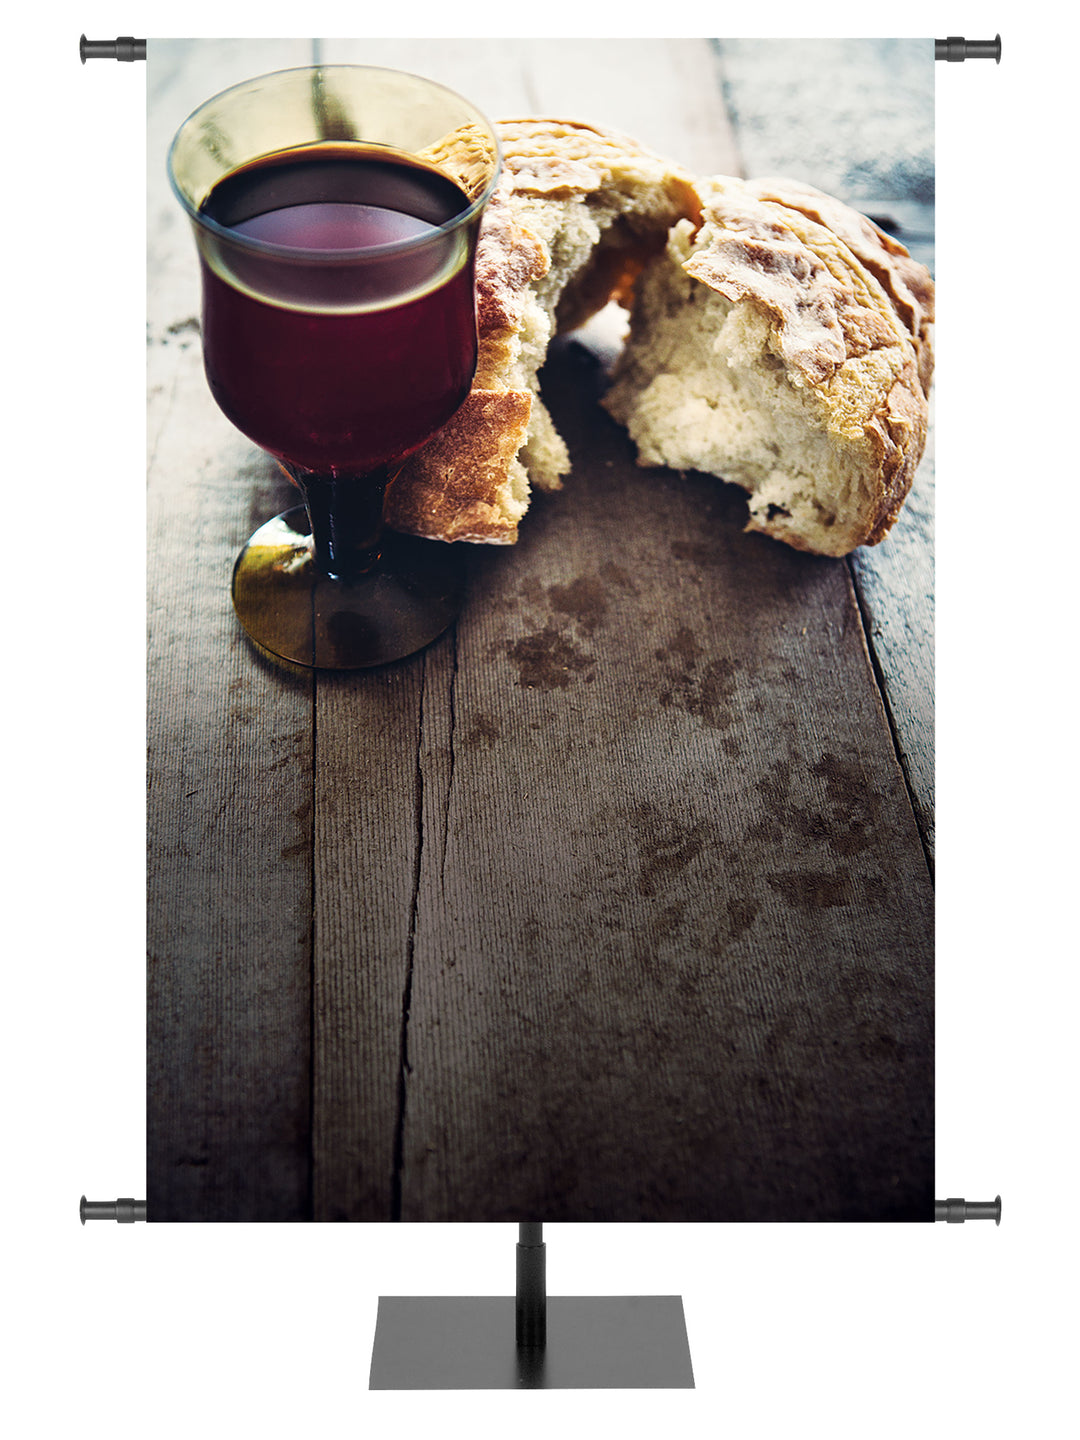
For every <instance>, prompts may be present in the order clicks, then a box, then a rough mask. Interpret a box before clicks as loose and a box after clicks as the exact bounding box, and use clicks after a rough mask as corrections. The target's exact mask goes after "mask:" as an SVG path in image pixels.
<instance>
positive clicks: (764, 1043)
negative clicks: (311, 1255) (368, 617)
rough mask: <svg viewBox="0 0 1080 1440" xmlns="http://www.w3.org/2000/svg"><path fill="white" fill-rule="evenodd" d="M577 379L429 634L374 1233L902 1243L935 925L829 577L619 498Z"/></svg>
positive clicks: (916, 1152)
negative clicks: (554, 428)
mask: <svg viewBox="0 0 1080 1440" xmlns="http://www.w3.org/2000/svg"><path fill="white" fill-rule="evenodd" d="M591 367H592V362H591V360H589V359H588V358H587V357H585V356H584V355H582V354H581V352H578V354H577V355H576V356H575V354H574V353H573V352H570V353H568V354H565V355H563V356H562V357H561V360H560V362H558V363H557V365H556V367H555V368H554V369H553V370H552V371H551V372H550V373H549V377H548V394H549V396H550V397H551V398H552V401H553V405H554V411H555V414H556V419H557V423H559V424H560V427H561V428H562V430H563V433H564V434H566V435H567V436H568V439H569V440H570V442H571V444H572V449H573V455H574V460H575V470H574V476H573V479H572V482H571V483H570V484H569V486H568V489H567V490H566V491H565V492H564V493H563V494H562V495H560V496H558V497H552V498H548V499H545V500H544V501H542V502H541V503H540V505H539V506H538V510H537V513H536V514H535V515H534V516H533V517H532V523H531V524H530V526H529V527H528V530H527V533H526V534H525V535H524V537H523V539H522V541H521V542H520V544H519V547H518V549H517V551H516V552H515V553H513V554H512V555H509V554H506V555H503V554H496V555H489V556H483V557H481V558H480V559H479V560H478V563H477V574H476V578H475V584H474V589H473V594H472V598H471V601H470V606H469V610H468V613H467V615H466V616H465V617H463V619H462V621H461V622H460V623H459V626H458V633H457V665H456V673H455V678H454V696H453V704H452V706H451V707H449V709H450V714H451V715H452V717H453V734H452V736H451V738H450V747H451V748H450V751H449V753H446V752H445V751H443V750H441V749H440V750H435V751H433V752H432V753H431V755H430V758H429V763H430V765H431V768H432V771H433V772H434V778H433V779H432V780H431V781H429V782H428V784H429V785H430V786H431V788H432V789H433V790H437V791H438V793H440V795H441V793H443V792H448V796H449V801H448V809H447V811H446V813H445V816H442V815H433V816H432V825H431V831H432V832H433V835H434V848H433V850H432V852H431V853H430V863H425V864H424V865H423V866H422V871H421V877H420V892H419V897H420V903H419V913H418V919H417V927H416V944H415V953H414V962H413V964H414V977H413V984H412V1007H411V1014H410V1018H409V1027H408V1048H409V1060H410V1067H411V1068H410V1073H409V1075H408V1085H407V1097H406V1110H405V1121H406V1124H405V1147H404V1155H403V1161H404V1167H405V1168H404V1175H403V1181H402V1191H403V1195H404V1197H405V1198H404V1208H403V1215H404V1217H405V1218H407V1219H408V1218H413V1219H419V1218H425V1219H448V1218H456V1217H459V1216H462V1215H466V1216H472V1217H473V1218H477V1219H512V1218H514V1217H515V1216H518V1215H521V1214H542V1215H545V1216H547V1217H550V1218H551V1219H571V1218H578V1219H580V1218H590V1217H592V1218H597V1219H609V1220H614V1219H634V1218H664V1217H671V1216H678V1217H680V1218H683V1219H710V1218H711V1219H737V1218H752V1217H755V1216H756V1217H759V1218H783V1217H784V1216H785V1215H786V1216H789V1217H790V1216H791V1215H792V1214H798V1215H802V1216H804V1217H805V1218H818V1217H821V1218H825V1217H839V1216H843V1215H847V1216H859V1215H862V1216H870V1215H876V1216H879V1217H883V1216H885V1215H889V1214H907V1215H908V1216H912V1215H916V1214H918V1213H919V1207H920V1205H924V1204H925V1202H926V1201H927V1200H928V1199H929V1198H931V1197H930V1196H929V1189H928V1186H929V1183H930V1179H931V1175H932V1169H931V1163H930V1154H929V1148H928V1147H929V1133H930V1132H929V1129H928V1126H929V1122H930V1116H931V1115H932V1067H931V1052H930V1044H929V1042H930V1035H929V1021H930V1014H929V1012H930V1008H931V1007H930V1001H929V996H930V954H931V926H932V902H931V894H930V887H929V883H928V880H927V875H926V870H925V866H924V863H923V857H922V853H921V848H920V845H919V839H918V834H917V831H916V828H915V825H914V823H913V819H912V814H911V809H910V805H909V802H908V797H907V794H906V790H905V786H904V783H903V778H902V775H901V774H900V771H899V769H898V767H897V766H896V764H895V760H894V756H893V749H892V742H891V737H890V734H889V729H888V725H887V722H886V718H885V715H884V713H883V711H882V708H881V706H880V704H879V702H878V698H877V694H876V690H875V687H874V684H873V677H872V675H871V673H870V670H869V666H868V663H867V657H866V653H865V648H864V640H863V632H862V626H861V623H860V619H859V615H858V611H857V608H856V606H855V605H854V603H853V599H852V595H851V589H850V584H849V581H848V576H847V571H846V568H845V567H844V565H843V564H835V563H830V562H825V561H818V560H815V559H813V558H810V557H806V556H799V555H796V554H795V553H794V552H790V551H787V550H786V549H784V548H783V547H780V546H777V545H774V544H772V543H770V542H768V541H765V540H762V539H760V538H759V537H751V536H746V535H744V534H743V533H742V521H743V513H742V502H741V500H740V499H739V498H738V497H737V495H735V494H733V493H732V492H730V491H728V490H727V489H726V488H721V487H717V486H716V485H715V483H714V482H711V481H707V480H705V479H703V478H702V477H685V478H680V477H677V476H674V475H670V474H666V473H659V474H655V475H648V474H645V473H643V472H642V471H640V470H639V469H638V468H637V467H636V465H634V464H633V461H632V458H631V456H630V453H629V447H628V445H627V444H626V442H625V439H624V438H623V437H622V436H621V435H619V434H618V433H617V432H616V429H615V427H614V426H603V425H598V424H597V421H596V415H595V412H594V410H593V406H592V397H591V395H590V383H589V381H590V376H591V374H592V369H591ZM427 833H428V832H427V831H426V832H425V834H427ZM426 854H427V852H426V851H425V855H426ZM779 1177H783V1184H782V1185H781V1186H780V1188H778V1185H777V1182H778V1178H779ZM789 1186H790V1187H791V1188H790V1189H789V1188H788V1187H789Z"/></svg>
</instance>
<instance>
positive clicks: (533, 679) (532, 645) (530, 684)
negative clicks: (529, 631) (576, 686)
mask: <svg viewBox="0 0 1080 1440" xmlns="http://www.w3.org/2000/svg"><path fill="white" fill-rule="evenodd" d="M506 653H507V655H509V657H510V659H511V660H512V661H513V662H514V664H515V665H516V666H517V668H518V682H517V683H518V684H519V685H520V686H522V687H523V688H524V689H526V690H565V689H567V688H568V686H570V685H572V684H573V683H574V680H575V678H576V677H577V676H579V675H581V674H583V672H587V671H588V670H589V669H590V668H591V667H592V666H593V665H594V663H595V656H593V655H590V654H589V653H588V652H587V651H584V650H580V649H579V648H578V647H577V646H576V645H575V644H574V642H573V641H572V640H570V639H568V638H567V636H566V635H565V634H564V633H563V632H562V631H560V630H557V629H556V628H555V626H553V625H545V627H544V628H543V630H540V631H538V632H537V633H536V634H535V635H523V636H522V637H521V638H520V639H518V640H508V641H507V642H506ZM586 678H587V676H586Z"/></svg>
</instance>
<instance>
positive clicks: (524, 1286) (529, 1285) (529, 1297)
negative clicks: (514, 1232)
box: [515, 1223, 547, 1350]
mask: <svg viewBox="0 0 1080 1440" xmlns="http://www.w3.org/2000/svg"><path fill="white" fill-rule="evenodd" d="M543 1232H544V1227H543V1225H540V1224H535V1223H529V1224H527V1223H522V1224H521V1225H519V1226H518V1246H517V1295H516V1297H515V1332H516V1339H517V1344H518V1349H519V1350H520V1349H528V1350H541V1349H543V1347H544V1346H545V1345H546V1344H547V1246H546V1245H545V1244H544V1240H543Z"/></svg>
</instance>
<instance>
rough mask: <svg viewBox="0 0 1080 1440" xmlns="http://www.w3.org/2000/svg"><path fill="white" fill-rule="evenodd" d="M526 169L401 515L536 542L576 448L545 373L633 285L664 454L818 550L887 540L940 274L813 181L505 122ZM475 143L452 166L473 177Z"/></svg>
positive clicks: (770, 527)
mask: <svg viewBox="0 0 1080 1440" xmlns="http://www.w3.org/2000/svg"><path fill="white" fill-rule="evenodd" d="M497 128H498V130H499V134H500V139H501V143H502V147H503V161H504V163H503V173H502V176H501V179H500V182H499V186H498V188H497V190H496V192H495V194H494V196H493V198H492V200H491V202H490V203H489V206H488V210H487V213H486V215H485V218H484V224H483V229H482V232H481V236H480V242H479V246H478V250H477V274H476V293H477V318H478V330H479V363H478V367H477V372H476V378H475V381H474V383H473V388H472V391H471V393H470V395H469V396H468V398H467V400H466V402H465V404H464V405H463V406H462V407H461V409H460V410H459V411H458V413H457V414H456V415H455V416H454V418H453V419H452V420H451V421H450V423H449V424H448V425H447V426H446V428H445V429H444V430H442V431H441V432H440V434H439V435H438V436H436V437H435V439H434V440H432V441H431V442H430V443H429V444H428V445H426V446H425V447H424V448H423V449H422V450H420V451H419V452H417V454H415V455H414V456H412V457H410V459H409V460H408V461H406V463H405V466H404V467H403V469H402V471H401V472H400V474H399V476H398V477H397V479H396V480H395V481H394V483H393V485H392V486H391V487H390V490H389V492H388V496H387V510H386V513H387V521H388V523H389V524H390V525H391V526H393V527H394V528H396V529H399V530H405V531H408V532H411V533H413V534H417V535H424V536H427V537H429V538H432V539H439V540H467V541H473V542H487V543H493V544H512V543H513V541H514V540H515V539H516V538H517V527H518V522H519V521H520V519H521V517H522V516H523V515H524V513H525V511H526V510H527V508H528V505H529V497H530V491H531V487H532V486H536V487H538V488H540V489H544V490H552V489H558V488H559V487H560V486H561V484H562V477H563V476H564V475H566V474H567V473H568V472H569V469H570V462H569V457H568V454H567V451H566V446H565V444H564V443H563V441H562V439H561V437H560V436H559V435H558V433H557V432H556V429H555V426H554V424H553V423H552V420H551V417H550V416H549V414H548V412H547V410H546V409H545V407H544V404H543V401H542V400H541V398H540V394H539V385H538V380H537V374H538V371H539V369H540V366H541V365H542V363H543V360H544V357H545V354H546V351H547V347H548V343H549V341H550V339H551V337H552V335H553V334H554V333H555V332H556V331H557V330H569V329H573V328H574V327H575V326H577V325H580V324H581V323H583V322H584V321H585V320H586V319H588V318H589V316H590V315H592V314H593V313H595V312H596V311H598V310H600V309H602V308H603V306H604V305H606V304H607V303H608V302H609V301H610V300H611V299H617V300H620V301H621V302H622V303H624V304H629V303H630V302H631V299H632V302H633V303H632V314H631V322H630V336H629V340H628V342H627V345H626V347H625V349H624V351H623V354H622V355H621V357H620V359H619V361H618V363H617V365H616V368H615V372H614V376H613V383H612V386H611V388H610V390H609V392H608V395H607V397H606V399H605V405H606V407H607V409H608V410H609V411H610V413H611V414H612V415H613V416H614V417H615V418H616V419H617V420H619V421H620V422H621V423H622V424H624V425H625V426H626V427H627V428H628V430H629V432H630V435H631V437H632V438H633V440H634V442H635V444H636V445H637V449H638V459H639V461H640V463H641V464H643V465H665V466H670V467H673V468H675V469H694V470H700V471H705V472H707V473H712V474H715V475H717V476H719V477H721V478H723V479H725V480H729V481H734V482H736V483H738V484H739V485H742V486H743V487H744V488H745V489H746V490H747V491H748V492H749V511H750V518H749V526H748V528H750V529H754V530H760V531H764V532H765V533H766V534H768V535H771V536H774V537H775V538H776V539H779V540H783V541H785V542H786V543H787V544H789V545H793V546H795V547H796V548H798V549H801V550H809V551H814V552H816V553H818V554H822V555H845V554H847V553H848V552H849V551H851V550H852V549H854V548H855V547H856V546H858V545H872V544H875V543H876V542H877V541H879V540H880V539H881V538H882V537H883V536H884V535H885V534H886V533H887V531H888V530H889V528H890V526H891V525H892V524H893V522H894V521H895V519H896V517H897V514H898V513H899V510H900V507H901V506H902V504H903V501H904V498H905V496H906V495H907V493H908V491H909V489H910V487H911V483H912V480H913V478H914V475H915V471H916V469H917V467H918V464H919V460H920V458H921V456H922V452H923V447H924V444H925V438H926V425H927V399H926V397H927V393H928V391H929V387H930V379H931V375H932V373H933V350H932V343H931V324H932V321H933V284H932V282H931V280H930V276H929V273H928V272H927V271H926V269H925V268H924V267H923V266H921V265H919V264H917V263H916V262H915V261H913V260H912V259H911V258H910V256H909V255H908V253H907V251H906V250H905V249H904V247H903V246H902V245H899V244H898V243H897V242H896V241H894V240H892V239H891V238H890V237H889V236H887V235H886V234H885V233H884V232H883V231H881V230H880V229H878V227H877V226H875V225H873V224H872V223H871V222H870V221H869V220H867V219H866V218H865V217H864V216H862V215H859V214H858V213H857V212H856V211H854V210H852V209H850V208H849V207H848V206H846V205H844V204H842V203H841V202H840V201H838V200H835V199H833V198H832V197H830V196H828V195H824V194H822V192H820V191H818V190H814V189H812V188H811V187H809V186H806V185H802V184H799V183H798V182H796V181H791V180H759V181H755V182H746V181H741V180H736V179H728V178H726V177H716V178H714V179H711V180H708V181H695V180H693V179H692V177H690V176H689V175H688V174H686V173H685V172H684V171H682V170H681V169H680V168H679V167H678V166H676V165H673V164H671V163H669V162H667V161H665V160H663V159H661V158H660V157H659V156H657V155H654V154H653V153H652V152H650V151H648V150H645V149H644V148H643V147H641V146H639V145H637V144H636V143H635V142H634V141H633V140H629V139H627V138H626V137H625V136H621V135H616V134H614V133H611V132H607V131H603V130H600V129H597V128H595V127H593V126H590V125H585V124H580V123H577V122H574V121H566V120H550V119H525V120H510V121H503V122H501V123H500V124H499V125H498V127H497ZM475 144H476V142H475V138H474V137H470V136H452V137H447V141H446V142H445V144H444V145H443V146H442V149H441V151H440V154H439V156H438V157H437V160H438V163H440V164H442V165H444V167H445V168H447V169H448V170H450V171H451V173H455V174H460V177H461V183H462V184H463V185H464V186H465V188H466V189H468V188H469V175H470V173H471V171H472V170H476V171H477V173H480V171H481V170H482V168H483V167H482V166H481V165H480V164H479V162H478V159H477V155H476V151H475Z"/></svg>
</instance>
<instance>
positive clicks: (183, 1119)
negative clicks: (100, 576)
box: [147, 41, 312, 1220]
mask: <svg viewBox="0 0 1080 1440" xmlns="http://www.w3.org/2000/svg"><path fill="white" fill-rule="evenodd" d="M257 49H258V53H257V54H255V55H253V54H252V46H251V44H250V43H249V42H222V43H221V45H214V46H209V47H207V46H201V45H197V44H195V43H193V42H187V43H185V42H159V43H155V44H154V46H153V47H152V49H151V54H150V66H149V74H148V85H149V95H150V128H149V136H148V146H147V150H148V162H149V174H148V177H147V185H148V196H149V204H150V211H149V219H148V238H149V255H148V261H147V274H148V286H149V295H148V302H147V309H148V316H149V322H150V323H149V329H148V334H147V366H148V390H149V421H148V442H149V450H150V453H149V458H148V487H149V488H148V500H147V511H148V527H149V535H148V573H147V581H148V619H149V635H150V640H149V658H148V694H147V700H148V778H149V800H148V842H149V847H148V848H149V853H148V904H147V942H148V950H149V962H148V963H149V970H148V985H147V997H148V998H147V1202H148V1213H149V1216H150V1218H151V1219H153V1220H217V1219H221V1218H228V1219H234V1220H276V1219H292V1218H296V1217H299V1216H301V1215H304V1214H305V1213H307V1212H308V1208H309V1195H308V1191H309V1185H310V1163H309V1152H310V1137H309V1111H310V1093H309V1091H310V1085H309V1072H310V1049H309V1031H310V1007H311V825H312V813H311V802H312V757H311V746H312V725H311V721H312V682H311V680H310V678H309V677H307V676H299V677H298V676H295V675H290V674H287V673H286V672H285V671H283V670H280V669H278V668H276V667H272V666H269V665H267V664H264V663H263V662H261V661H260V660H259V659H258V658H257V657H256V656H255V655H254V654H253V652H252V651H251V649H250V647H248V646H247V644H246V643H245V642H244V641H243V640H242V638H241V635H240V633H239V632H238V629H237V625H236V621H235V618H234V616H233V614H232V607H231V605H230V603H229V577H230V574H231V570H232V563H233V560H234V558H235V555H236V552H237V550H238V549H239V547H240V546H241V545H242V544H243V541H244V540H245V539H246V537H247V535H248V534H249V533H250V531H251V529H252V528H253V525H254V524H255V523H256V521H255V518H254V517H256V516H261V515H264V514H272V513H273V512H274V510H275V509H280V508H282V506H281V505H280V504H279V494H280V491H281V488H282V486H281V483H280V481H279V479H278V478H277V471H276V469H275V467H273V466H272V465H271V463H270V461H269V460H268V459H267V458H266V457H264V456H262V455H260V453H259V452H258V451H256V450H255V449H254V448H253V447H252V446H251V445H250V444H248V443H247V442H246V441H245V440H244V439H243V437H242V436H240V435H238V434H237V433H236V431H234V430H233V429H232V427H231V426H230V425H229V424H228V422H227V421H226V420H225V419H224V417H223V416H222V415H221V414H220V412H219V411H218V410H217V407H216V406H215V405H214V403H213V401H212V400H211V398H210V395H209V393H208V391H207V388H206V382H205V380H204V378H203V374H202V360H201V354H200V349H199V330H198V318H197V317H198V313H199V312H198V305H199V299H198V288H197V278H196V268H195V263H194V244H193V242H192V238H191V235H190V232H189V227H188V223H187V221H186V219H185V218H184V216H183V214H182V213H181V211H180V207H179V206H178V205H177V203H176V201H175V200H174V198H173V196H172V195H171V193H170V192H169V190H168V187H167V185H166V183H165V176H164V163H165V154H166V151H167V148H168V144H169V141H170V140H171V137H172V135H173V133H174V132H175V130H176V128H177V127H178V126H179V125H180V123H181V122H182V121H183V120H184V118H185V117H186V116H187V115H188V114H189V113H190V112H191V111H192V110H193V109H194V108H195V107H196V105H198V104H199V103H200V102H201V101H202V100H204V99H206V98H208V97H209V96H210V95H211V94H213V93H215V92H216V91H217V90H219V89H222V88H224V87H225V86H227V85H230V84H234V83H235V82H236V81H237V80H239V79H242V78H244V77H245V76H247V75H249V74H251V73H252V68H251V67H252V65H253V64H254V68H255V69H256V70H257V69H259V68H266V69H274V68H277V67H279V66H282V65H288V64H299V63H302V62H303V61H304V60H305V59H306V58H307V56H308V54H309V49H308V47H305V46H303V45H300V44H298V43H296V42H285V41H282V42H274V43H271V44H266V45H264V46H261V47H257Z"/></svg>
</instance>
